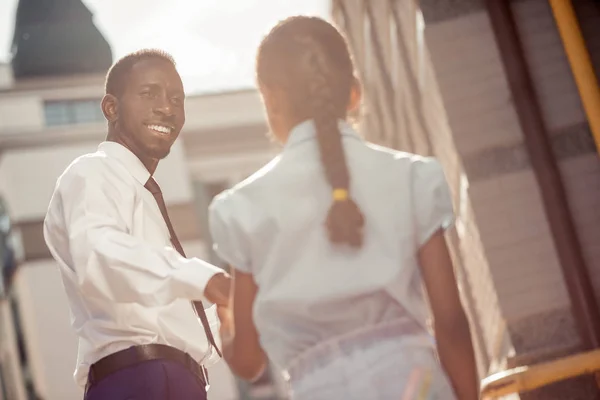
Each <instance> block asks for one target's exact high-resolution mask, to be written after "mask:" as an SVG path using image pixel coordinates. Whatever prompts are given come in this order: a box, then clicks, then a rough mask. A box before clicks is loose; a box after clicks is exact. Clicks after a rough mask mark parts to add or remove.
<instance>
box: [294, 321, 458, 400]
mask: <svg viewBox="0 0 600 400" xmlns="http://www.w3.org/2000/svg"><path fill="white" fill-rule="evenodd" d="M286 375H287V378H288V383H289V386H290V390H291V398H292V399H293V400H309V399H310V400H321V399H323V400H325V399H327V400H338V399H339V400H352V399H357V400H358V399H360V400H388V399H389V400H392V399H393V400H455V399H456V397H455V395H454V391H453V389H452V387H451V385H450V382H449V381H448V378H447V376H446V374H445V372H444V371H443V370H442V368H441V366H440V364H439V362H438V359H437V357H436V353H435V347H434V345H433V343H432V339H431V338H430V337H429V336H428V335H427V334H426V333H424V330H423V329H422V328H421V327H419V326H417V325H416V323H414V322H413V321H412V320H411V319H410V318H405V319H402V320H396V321H391V322H387V323H384V324H381V325H377V326H374V327H368V328H365V329H363V330H361V331H359V332H353V333H352V334H349V335H345V336H342V337H337V338H335V339H332V340H330V341H327V342H323V343H320V344H319V345H317V346H315V347H313V348H312V349H310V350H308V351H307V352H305V353H303V354H301V355H300V356H299V357H298V358H297V359H296V360H294V361H293V362H292V363H291V365H290V367H289V368H288V369H287V371H286Z"/></svg>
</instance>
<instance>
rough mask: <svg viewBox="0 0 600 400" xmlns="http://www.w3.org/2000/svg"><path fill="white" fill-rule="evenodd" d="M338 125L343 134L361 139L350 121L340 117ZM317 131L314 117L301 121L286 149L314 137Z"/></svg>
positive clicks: (290, 137) (292, 133)
mask: <svg viewBox="0 0 600 400" xmlns="http://www.w3.org/2000/svg"><path fill="white" fill-rule="evenodd" d="M338 126H339V129H340V133H341V134H342V135H343V136H349V137H353V138H355V139H360V136H359V134H358V132H356V130H355V129H354V128H353V127H352V125H350V124H349V123H348V122H346V121H344V120H341V119H340V120H338ZM316 133H317V131H316V129H315V123H314V121H313V120H312V119H309V120H306V121H304V122H301V123H299V124H298V125H296V126H295V127H294V128H292V130H291V131H290V134H289V136H288V140H287V142H286V144H285V146H284V149H286V148H289V147H292V146H295V145H296V144H298V143H301V142H304V141H307V140H311V139H314V138H315V135H316Z"/></svg>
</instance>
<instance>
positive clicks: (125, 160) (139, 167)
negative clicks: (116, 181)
mask: <svg viewBox="0 0 600 400" xmlns="http://www.w3.org/2000/svg"><path fill="white" fill-rule="evenodd" d="M98 151H100V152H103V153H104V154H106V155H107V156H108V157H109V158H112V159H115V160H117V161H118V162H120V163H121V164H123V166H124V167H125V168H126V169H127V170H128V171H129V173H130V174H131V175H132V176H133V177H134V178H135V179H136V180H137V181H138V182H140V183H141V184H142V185H145V184H146V182H147V181H148V178H150V172H149V171H148V170H147V169H146V167H145V166H144V164H143V163H142V161H141V160H140V159H139V158H138V157H137V156H136V155H135V154H133V153H132V152H131V150H129V149H128V148H127V147H125V146H123V145H122V144H119V143H117V142H110V141H106V142H102V143H100V145H99V146H98Z"/></svg>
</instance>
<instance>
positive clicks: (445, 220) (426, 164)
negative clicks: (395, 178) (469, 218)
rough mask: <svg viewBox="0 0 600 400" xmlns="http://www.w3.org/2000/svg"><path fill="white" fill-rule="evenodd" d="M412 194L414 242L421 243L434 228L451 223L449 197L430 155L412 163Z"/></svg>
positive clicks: (439, 168)
mask: <svg viewBox="0 0 600 400" xmlns="http://www.w3.org/2000/svg"><path fill="white" fill-rule="evenodd" d="M411 178H412V194H413V207H414V209H413V210H414V214H415V215H414V217H415V225H416V226H415V230H416V242H417V245H418V246H419V247H421V246H422V245H424V244H425V243H426V242H427V241H428V240H429V239H430V238H431V236H432V235H433V234H434V233H435V232H437V231H438V230H440V229H442V230H446V229H448V228H449V227H450V226H451V225H452V223H453V222H454V211H453V208H452V197H451V196H450V189H449V187H448V183H447V181H446V177H445V175H444V170H443V168H442V166H441V164H440V163H439V162H438V161H437V160H436V159H434V158H418V159H415V160H414V161H413V164H412V176H411Z"/></svg>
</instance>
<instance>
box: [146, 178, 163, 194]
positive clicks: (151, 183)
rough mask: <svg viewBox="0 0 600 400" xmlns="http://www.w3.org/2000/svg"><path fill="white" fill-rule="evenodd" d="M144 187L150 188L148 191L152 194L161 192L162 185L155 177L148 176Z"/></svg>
mask: <svg viewBox="0 0 600 400" xmlns="http://www.w3.org/2000/svg"><path fill="white" fill-rule="evenodd" d="M144 187H145V188H146V189H148V191H149V192H150V193H152V194H159V193H160V186H158V183H156V181H155V180H154V178H153V177H150V178H148V181H147V182H146V184H145V185H144Z"/></svg>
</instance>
